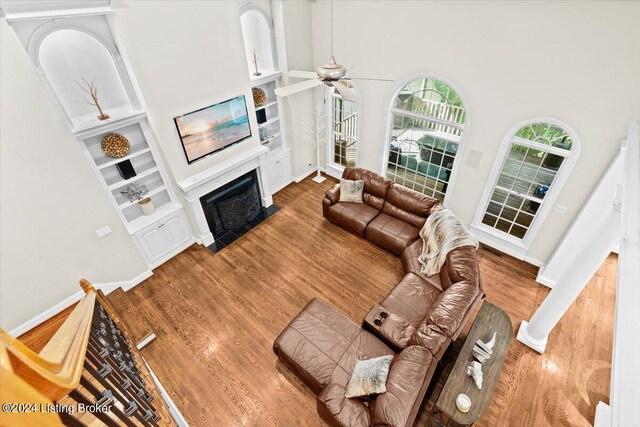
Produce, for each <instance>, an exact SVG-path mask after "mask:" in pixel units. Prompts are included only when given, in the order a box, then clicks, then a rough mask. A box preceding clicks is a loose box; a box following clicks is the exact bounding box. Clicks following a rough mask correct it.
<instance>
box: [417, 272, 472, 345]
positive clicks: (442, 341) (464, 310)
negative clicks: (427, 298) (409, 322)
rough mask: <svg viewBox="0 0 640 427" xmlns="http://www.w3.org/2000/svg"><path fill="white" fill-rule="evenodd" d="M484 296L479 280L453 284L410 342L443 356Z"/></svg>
mask: <svg viewBox="0 0 640 427" xmlns="http://www.w3.org/2000/svg"><path fill="white" fill-rule="evenodd" d="M482 295H483V294H482V291H481V290H480V288H479V286H478V285H477V282H476V283H471V282H465V281H463V282H457V283H453V284H452V285H451V286H450V287H449V289H447V290H446V291H445V292H442V293H441V294H440V295H439V296H438V299H437V300H436V301H435V302H434V304H433V306H432V308H431V310H430V312H429V315H428V316H427V317H426V318H425V319H424V320H423V321H422V322H421V323H420V325H419V326H418V328H417V329H416V332H415V333H414V335H413V337H411V340H410V344H412V345H413V344H415V345H421V346H423V347H425V348H428V349H429V350H430V351H431V352H432V354H433V355H435V356H437V357H440V355H441V354H442V353H443V351H444V348H446V346H447V345H448V344H449V341H451V340H453V339H455V338H456V337H457V336H458V334H459V333H460V331H461V330H462V327H463V326H464V324H465V323H466V321H467V320H468V318H469V316H470V315H471V311H472V309H473V307H474V306H475V304H476V303H477V302H478V301H479V300H480V299H481V298H482Z"/></svg>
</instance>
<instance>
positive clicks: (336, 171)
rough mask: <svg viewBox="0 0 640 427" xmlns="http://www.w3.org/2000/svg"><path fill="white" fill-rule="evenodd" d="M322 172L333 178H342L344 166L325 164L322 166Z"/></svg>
mask: <svg viewBox="0 0 640 427" xmlns="http://www.w3.org/2000/svg"><path fill="white" fill-rule="evenodd" d="M323 172H324V173H326V174H327V175H329V176H331V177H333V178H335V179H340V178H342V173H343V172H344V168H341V169H340V168H337V167H336V166H333V165H327V166H326V167H325V168H324V171H323Z"/></svg>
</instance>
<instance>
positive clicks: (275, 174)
mask: <svg viewBox="0 0 640 427" xmlns="http://www.w3.org/2000/svg"><path fill="white" fill-rule="evenodd" d="M267 174H268V175H269V185H271V191H273V189H274V188H278V185H280V169H279V168H278V162H277V161H275V162H273V163H271V164H270V165H269V166H267Z"/></svg>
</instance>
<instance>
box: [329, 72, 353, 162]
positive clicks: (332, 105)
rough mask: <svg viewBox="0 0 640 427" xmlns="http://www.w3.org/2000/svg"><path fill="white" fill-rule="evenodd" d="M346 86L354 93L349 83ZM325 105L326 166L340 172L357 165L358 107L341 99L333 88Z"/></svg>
mask: <svg viewBox="0 0 640 427" xmlns="http://www.w3.org/2000/svg"><path fill="white" fill-rule="evenodd" d="M347 85H348V87H349V88H350V89H352V90H353V91H354V93H355V92H356V89H355V87H354V86H353V84H352V83H351V82H347ZM327 104H328V111H327V113H328V117H329V120H327V125H328V128H327V132H328V136H329V137H328V138H327V141H329V144H328V147H327V166H329V167H332V168H333V169H335V170H338V171H341V170H342V169H343V168H345V167H347V166H356V163H357V158H358V130H359V127H358V126H359V115H360V106H359V105H358V103H355V102H350V101H346V100H344V99H342V97H341V96H340V94H339V93H337V92H336V91H335V89H333V88H331V89H329V91H328V93H327Z"/></svg>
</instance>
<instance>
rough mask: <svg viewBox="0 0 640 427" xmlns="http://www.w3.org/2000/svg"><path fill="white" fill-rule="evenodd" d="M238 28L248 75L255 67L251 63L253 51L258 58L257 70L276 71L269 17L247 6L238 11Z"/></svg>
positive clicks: (254, 6) (276, 63)
mask: <svg viewBox="0 0 640 427" xmlns="http://www.w3.org/2000/svg"><path fill="white" fill-rule="evenodd" d="M240 13H241V15H240V26H241V27H242V37H243V39H244V50H245V54H246V55H247V62H248V65H249V75H251V76H253V73H254V72H255V67H254V64H253V62H252V61H251V57H252V55H253V51H254V50H255V52H256V55H257V56H258V69H259V70H260V72H263V71H267V72H268V71H277V70H278V61H277V57H276V48H275V35H274V31H273V23H272V22H271V17H270V16H269V15H268V14H267V13H266V12H265V11H263V10H262V9H260V8H259V7H258V6H256V5H254V4H250V3H249V4H247V5H245V6H244V7H242V8H241V9H240Z"/></svg>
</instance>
